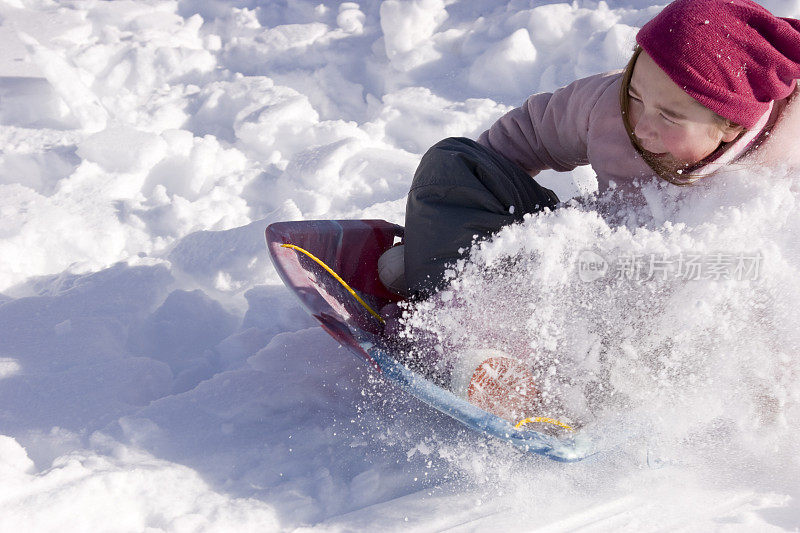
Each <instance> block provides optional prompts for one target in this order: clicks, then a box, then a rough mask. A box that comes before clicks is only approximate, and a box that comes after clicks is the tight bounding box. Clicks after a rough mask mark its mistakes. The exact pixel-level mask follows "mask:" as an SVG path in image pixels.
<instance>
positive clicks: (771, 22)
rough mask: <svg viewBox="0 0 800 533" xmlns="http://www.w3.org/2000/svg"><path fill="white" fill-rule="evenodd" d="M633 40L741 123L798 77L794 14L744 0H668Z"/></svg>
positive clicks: (799, 39)
mask: <svg viewBox="0 0 800 533" xmlns="http://www.w3.org/2000/svg"><path fill="white" fill-rule="evenodd" d="M636 42H638V43H639V45H640V46H641V47H642V48H643V49H644V51H645V52H647V53H648V54H649V55H650V57H652V58H653V60H654V61H655V62H656V64H657V65H658V66H659V67H661V69H662V70H663V71H664V72H666V73H667V75H669V77H670V78H672V81H674V82H675V83H676V84H677V85H678V86H679V87H681V88H682V89H683V90H684V91H686V92H687V93H688V94H689V95H690V96H691V97H692V98H694V99H695V100H697V101H698V102H700V103H701V104H703V105H704V106H706V107H707V108H709V109H711V110H712V111H714V112H716V113H717V114H718V115H721V116H723V117H725V118H727V119H729V120H732V121H733V122H735V123H737V124H740V125H742V126H744V127H745V128H752V127H753V126H754V125H755V124H756V122H757V121H758V119H759V117H761V116H762V115H763V114H764V113H766V112H767V110H768V109H769V103H770V101H772V100H780V99H782V98H786V97H787V96H789V94H790V93H791V92H792V90H793V89H794V84H795V79H796V78H800V21H798V20H795V19H790V18H780V17H776V16H774V15H773V14H772V13H770V12H769V11H767V10H766V9H765V8H763V7H762V6H760V5H758V4H756V3H755V2H752V1H751V0H676V1H675V2H672V3H671V4H669V5H668V6H667V7H666V8H664V10H663V11H662V12H661V13H659V14H658V15H656V17H655V18H654V19H653V20H651V21H650V22H648V23H647V24H645V25H644V27H643V28H642V29H641V30H640V31H639V33H638V34H637V35H636Z"/></svg>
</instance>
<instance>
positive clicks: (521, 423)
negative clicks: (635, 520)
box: [281, 244, 575, 431]
mask: <svg viewBox="0 0 800 533" xmlns="http://www.w3.org/2000/svg"><path fill="white" fill-rule="evenodd" d="M281 247H283V248H291V249H292V250H296V251H298V252H300V253H303V254H305V255H307V256H308V257H310V258H311V259H312V260H313V261H315V262H316V263H317V264H318V265H319V266H321V267H322V268H324V269H325V270H326V271H327V272H328V273H329V274H330V275H331V276H333V277H334V278H335V279H336V281H338V282H339V283H341V284H342V286H343V287H344V288H345V289H347V291H348V292H349V293H350V294H351V295H352V296H353V298H355V299H356V300H358V303H360V304H361V305H363V306H364V309H366V310H367V311H369V312H370V314H371V315H372V316H374V317H375V318H377V319H378V321H379V322H380V323H381V324H385V323H386V321H385V320H384V319H383V317H382V316H381V315H379V314H378V313H376V312H375V311H374V310H373V309H372V308H371V307H370V306H369V305H367V302H365V301H364V300H362V299H361V297H360V296H359V295H358V294H356V291H354V290H353V289H352V288H350V285H348V284H347V282H346V281H345V280H343V279H342V278H341V277H340V276H339V274H337V273H336V272H334V271H333V269H332V268H331V267H329V266H328V265H326V264H325V263H324V262H323V261H322V260H320V259H318V258H317V257H315V256H314V254H312V253H311V252H309V251H308V250H305V249H303V248H300V247H299V246H295V245H294V244H281ZM535 422H541V423H544V424H552V425H554V426H558V427H560V428H564V429H566V430H569V431H575V430H574V429H572V427H571V426H568V425H567V424H565V423H563V422H559V421H558V420H555V419H553V418H547V417H545V416H537V417H531V418H525V419H524V420H520V421H519V422H517V423H516V424H515V425H514V429H519V428H521V427H523V426H525V425H526V424H531V423H535Z"/></svg>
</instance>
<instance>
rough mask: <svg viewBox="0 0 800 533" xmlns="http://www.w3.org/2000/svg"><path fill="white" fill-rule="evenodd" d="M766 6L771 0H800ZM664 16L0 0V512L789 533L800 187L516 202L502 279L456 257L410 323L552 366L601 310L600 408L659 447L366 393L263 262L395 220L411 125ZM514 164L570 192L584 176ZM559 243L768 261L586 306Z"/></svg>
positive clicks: (460, 108)
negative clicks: (614, 397)
mask: <svg viewBox="0 0 800 533" xmlns="http://www.w3.org/2000/svg"><path fill="white" fill-rule="evenodd" d="M763 4H764V5H766V6H767V7H769V8H770V9H772V10H773V11H774V12H775V13H776V14H779V15H781V16H791V17H800V0H769V1H766V0H765V1H764V2H763ZM662 5H663V4H651V3H650V2H648V1H646V0H610V1H608V2H595V1H593V0H575V1H574V2H573V3H571V4H567V3H557V2H552V1H546V0H525V1H522V0H510V1H505V0H504V1H498V0H384V1H378V0H364V1H362V2H332V1H327V0H323V1H320V0H314V1H308V0H292V1H286V0H263V1H260V2H259V1H257V0H256V1H248V0H238V1H231V2H224V1H221V0H210V1H208V2H190V1H161V0H148V1H139V2H134V1H129V0H119V1H115V2H104V1H98V0H73V1H64V2H51V1H48V0H5V1H3V2H2V3H0V22H2V25H1V26H0V44H2V50H3V52H2V53H0V138H1V139H2V144H1V145H0V146H2V149H1V150H0V192H1V193H2V194H0V215H1V216H0V257H2V261H0V479H2V483H0V531H19V530H23V528H24V529H25V530H28V531H143V530H148V531H161V530H163V531H248V530H252V531H270V530H293V529H296V528H300V529H301V530H306V529H311V530H322V531H351V530H365V531H368V530H373V531H381V530H414V531H433V530H444V529H448V528H453V529H456V530H464V531H473V530H490V529H505V530H546V531H565V530H573V529H582V530H592V531H604V530H629V531H655V530H659V531H660V530H675V529H678V530H702V531H708V530H724V531H755V530H758V531H770V530H793V529H797V528H798V527H800V503H798V499H800V483H798V481H797V480H798V479H800V459H799V458H800V453H798V452H800V450H798V446H797V444H796V442H797V440H798V437H799V436H800V432H799V431H798V430H797V426H798V422H800V382H798V376H800V363H799V362H798V360H797V354H798V348H800V337H799V335H800V333H799V332H800V319H798V315H797V312H796V309H797V306H798V304H800V282H798V280H799V279H800V275H799V274H800V243H798V239H797V235H798V234H800V222H798V221H799V220H800V202H799V201H798V199H800V178H798V176H794V175H786V174H780V173H775V174H768V175H752V174H747V173H745V174H741V173H740V174H739V175H733V176H731V177H730V178H729V179H728V180H726V182H725V183H726V185H725V186H722V185H720V184H719V183H718V184H717V185H711V186H708V187H704V188H701V189H697V190H695V191H692V192H689V193H686V194H684V195H682V196H680V197H677V196H675V195H674V194H672V193H670V192H665V191H663V190H662V191H659V190H655V189H654V190H651V191H649V197H648V199H649V200H650V205H649V208H648V209H649V211H647V213H646V215H643V216H644V218H643V219H642V220H639V221H638V222H636V223H631V221H630V219H628V220H627V221H625V222H623V223H620V224H619V225H614V224H613V223H610V222H609V221H607V220H603V219H601V218H599V217H597V216H596V215H595V214H594V213H593V211H592V210H591V209H589V208H583V207H575V208H568V209H564V210H562V211H557V212H555V213H552V214H550V215H548V216H542V217H538V218H535V219H532V220H529V221H528V222H526V224H524V225H522V226H520V227H517V228H513V229H511V230H509V231H506V232H504V233H503V234H502V235H501V238H500V239H498V240H497V241H496V242H495V243H494V244H493V245H492V246H488V247H485V248H484V249H483V250H481V252H480V253H479V254H478V253H477V252H476V257H477V258H478V259H479V261H478V264H479V265H486V264H491V263H492V262H493V261H495V260H496V259H497V257H500V256H502V255H503V254H508V253H514V252H515V251H516V250H518V249H524V250H528V251H530V252H532V253H533V254H536V253H537V252H541V251H543V250H550V253H549V254H545V257H547V258H549V259H548V260H546V261H544V262H542V263H536V264H535V265H528V266H527V268H522V269H520V271H519V272H517V273H515V274H514V275H513V276H512V278H511V281H509V279H508V278H504V280H499V281H498V280H488V281H487V280H484V279H483V278H482V274H481V269H480V268H474V267H471V266H469V265H468V266H466V267H465V272H464V281H463V285H462V289H463V290H462V292H461V295H460V296H459V297H458V298H457V299H460V301H461V302H462V303H464V302H465V303H466V304H467V305H466V306H461V307H459V308H458V309H461V310H462V314H459V312H458V309H456V310H453V309H451V308H448V307H447V306H444V307H443V308H441V309H438V310H437V309H430V310H424V311H423V312H421V313H420V315H419V317H420V318H419V320H420V323H421V324H423V325H426V326H429V327H433V328H438V330H437V333H438V334H440V335H442V337H443V338H445V339H447V338H452V337H455V336H458V337H459V338H461V339H464V338H467V339H471V342H478V340H480V339H481V338H482V335H486V332H485V331H481V330H480V329H476V330H474V331H473V330H469V327H470V324H475V323H478V324H481V325H482V326H484V327H489V328H491V326H492V324H494V323H496V324H497V327H499V328H502V327H503V325H504V324H505V325H507V324H509V323H511V322H510V320H516V321H517V322H514V323H515V324H520V325H521V327H520V328H519V330H517V332H516V333H515V334H517V333H518V334H519V338H520V341H519V342H525V343H527V345H529V346H530V347H532V348H535V349H536V350H538V351H539V352H540V353H542V354H549V356H550V357H554V356H553V354H560V356H563V357H565V358H567V359H569V358H570V357H572V358H573V359H574V358H575V357H577V356H576V355H575V354H586V353H590V354H591V353H593V351H592V350H593V349H592V346H594V345H596V344H597V343H598V342H600V341H598V337H597V335H598V333H597V331H598V330H597V327H600V326H602V327H603V328H605V329H603V330H602V332H605V335H606V337H612V338H611V339H609V338H605V342H606V343H609V342H610V343H611V346H612V348H614V349H618V351H615V352H614V353H615V354H618V357H617V358H615V359H612V360H611V363H610V369H609V370H608V372H609V373H610V376H611V381H612V382H613V383H614V385H615V387H616V389H617V390H618V391H619V392H620V395H621V396H622V397H623V398H626V401H624V402H621V403H620V404H619V405H617V404H614V403H613V402H609V403H608V404H607V405H606V409H605V411H604V412H603V414H602V415H601V416H602V417H604V419H605V421H606V422H607V423H608V422H610V423H611V424H610V425H611V426H612V427H613V426H614V424H613V423H614V421H615V420H617V419H620V420H622V419H627V417H629V416H630V413H635V418H636V420H638V421H642V420H644V421H646V422H647V424H649V425H650V426H651V427H652V435H654V436H655V437H654V438H653V440H652V442H650V443H646V442H641V441H640V440H636V442H625V443H623V444H622V445H621V446H620V447H619V448H618V449H616V450H614V451H612V452H609V453H606V454H603V455H601V456H599V457H597V458H594V459H592V460H590V461H586V462H583V463H578V464H573V465H563V464H557V463H553V462H550V461H548V460H546V459H540V458H536V457H529V456H525V455H523V454H521V453H519V452H517V451H515V450H513V449H510V448H508V447H507V446H505V445H502V444H499V443H497V442H492V441H487V440H486V439H484V438H482V437H479V436H476V435H473V434H470V433H467V432H464V431H462V430H461V429H460V428H459V426H458V425H457V424H455V423H454V422H452V421H450V420H448V419H447V418H446V417H444V416H442V415H440V414H438V413H436V412H432V411H431V410H430V409H428V408H426V407H425V406H423V405H421V404H419V403H418V402H417V401H415V400H413V399H410V398H408V397H407V396H405V395H404V394H402V393H400V392H398V391H396V390H393V389H392V388H391V387H389V386H388V385H387V384H385V383H383V382H381V381H376V380H375V379H374V378H373V377H372V376H370V375H369V373H368V372H367V371H366V369H365V368H362V366H361V364H360V363H359V362H358V361H356V360H355V359H354V358H353V357H352V356H350V355H348V354H347V353H345V352H344V351H343V350H342V349H340V348H339V347H338V346H337V345H336V343H335V342H334V341H332V340H331V339H330V338H329V337H328V336H327V335H326V334H325V333H324V332H323V331H322V330H321V329H320V328H319V327H316V326H315V324H314V323H313V322H312V321H311V319H309V318H308V317H307V316H306V315H305V314H304V313H303V312H302V310H301V309H299V308H298V306H297V304H296V303H295V301H294V300H293V299H292V296H291V295H290V294H289V293H288V292H287V291H286V290H285V289H284V288H283V287H282V285H281V284H280V281H279V280H278V278H277V275H276V273H275V272H274V270H273V269H272V267H271V265H270V264H269V260H268V259H267V256H266V251H265V246H264V241H263V231H264V228H265V227H266V225H267V224H268V223H270V222H272V221H277V220H287V219H302V218H305V219H311V218H383V219H387V220H390V221H393V222H398V223H402V219H403V210H404V201H405V193H406V191H407V188H408V185H409V183H410V180H411V176H412V174H413V171H414V168H415V166H416V163H417V162H418V160H419V158H420V157H421V155H422V153H423V152H424V151H425V150H426V148H427V147H428V146H429V145H431V144H433V143H434V142H435V141H437V140H439V139H440V138H442V137H445V136H450V135H464V136H469V137H476V136H477V135H478V134H479V133H480V132H481V131H482V130H483V129H485V128H486V127H487V126H488V125H489V124H491V123H492V121H493V120H495V119H496V118H497V117H499V116H500V115H501V114H502V113H503V112H505V111H506V110H507V109H509V108H510V107H511V106H514V105H518V104H519V103H520V102H521V101H522V100H523V99H524V98H525V97H526V96H527V95H528V94H529V93H531V92H535V91H537V90H550V89H553V88H555V87H558V86H560V85H562V84H565V83H567V82H569V81H572V80H573V79H575V78H577V77H580V76H584V75H588V74H592V73H595V72H599V71H603V70H610V69H614V68H620V67H621V66H622V65H623V64H624V63H625V61H626V59H627V57H628V55H629V53H630V48H631V46H632V43H633V35H634V34H635V32H636V28H637V27H639V26H640V25H641V24H643V23H644V22H645V21H646V20H648V19H649V18H650V17H652V16H653V15H654V14H655V13H657V12H658V10H659V9H660V7H662ZM542 181H543V182H544V183H546V184H547V185H548V186H551V187H552V188H553V189H554V190H556V192H557V193H558V194H559V196H560V197H562V198H568V197H569V196H572V195H574V194H577V193H578V191H586V190H591V189H592V174H591V172H590V171H588V172H587V169H581V170H577V171H575V172H573V173H572V174H571V175H570V174H566V175H556V174H555V173H550V174H548V175H545V176H543V178H542ZM637 228H639V229H637ZM587 247H594V249H596V250H598V251H600V252H602V253H603V254H606V256H608V257H612V256H620V255H624V254H626V253H627V254H632V253H644V252H649V253H659V254H670V255H673V256H674V255H676V254H681V253H690V252H693V251H694V252H702V253H712V252H723V251H724V252H726V253H750V252H753V251H759V252H760V253H761V254H762V255H763V263H762V267H763V268H762V275H761V277H760V278H759V279H758V280H756V281H741V280H739V281H736V280H734V281H731V280H728V281H725V280H723V281H720V280H713V279H711V280H696V281H691V282H681V281H679V280H674V279H673V280H669V281H664V282H660V283H644V284H641V283H640V284H629V285H627V286H625V287H624V288H623V289H622V290H618V291H617V292H614V293H613V294H614V297H613V298H612V297H610V296H609V294H610V293H609V292H605V293H603V292H602V291H600V289H598V288H597V287H598V286H597V285H595V286H593V287H594V289H592V290H593V291H594V292H591V291H589V289H587V287H588V286H587V285H586V283H585V282H581V281H579V280H576V279H574V277H573V278H569V277H565V276H564V275H561V274H560V273H561V272H565V271H568V270H569V268H570V267H569V265H570V264H571V263H570V261H571V260H572V259H574V256H575V254H576V253H578V252H579V251H581V250H583V249H586V248H587ZM556 252H557V253H556ZM537 287H538V288H537ZM542 287H545V288H544V289H542ZM587 291H589V292H588V293H587ZM491 295H495V297H491ZM498 295H499V296H498ZM604 295H605V296H604ZM587 296H588V299H587ZM581 297H583V298H584V299H581ZM520 302H524V304H523V305H518V304H520ZM586 302H598V303H597V304H596V307H595V308H594V309H595V311H596V312H594V313H588V312H587V309H588V310H591V305H589V306H588V307H587V306H586V305H584V304H586ZM643 303H644V304H646V305H641V304H643ZM509 304H510V305H509ZM533 304H535V305H533ZM593 305H595V304H593ZM464 309H468V310H471V311H470V312H471V313H473V314H472V315H470V314H469V313H466V314H464V313H463V310H464ZM520 313H522V314H521V315H520ZM476 316H477V317H479V318H482V319H481V320H475V317H476ZM593 316H594V317H597V316H600V317H601V318H602V319H603V320H597V319H593V318H591V317H593ZM486 317H492V319H493V320H494V322H492V321H491V320H490V321H486V320H485V318H486ZM575 317H581V319H580V320H578V319H575ZM604 321H605V322H604ZM464 327H466V328H468V331H467V333H468V334H467V335H464V334H463V328H464ZM593 328H594V329H593ZM602 332H601V333H600V337H603V333H602ZM609 332H610V333H609ZM509 336H510V335H507V336H506V338H508V337H509ZM537 343H538V344H537ZM670 343H672V344H670ZM665 345H669V346H672V348H674V349H671V350H668V351H666V352H664V351H663V350H661V351H659V348H660V347H662V348H663V346H665ZM665 353H666V354H667V355H664V354H665ZM659 354H660V355H659ZM659 357H661V358H660V359H659ZM556 359H557V358H556ZM653 361H656V363H657V364H651V363H653ZM556 362H557V361H556ZM579 363H580V361H579ZM570 365H573V366H570ZM575 365H576V363H575V361H571V362H569V364H567V365H566V366H560V367H559V368H560V369H569V368H576V367H575ZM558 372H562V373H563V372H566V370H559V371H558ZM558 372H556V374H558ZM562 377H563V376H562ZM581 385H585V383H582V384H581ZM615 409H616V410H615ZM648 454H650V455H651V459H652V456H653V455H654V454H655V455H657V456H658V458H659V461H662V460H663V461H664V463H663V464H660V465H658V466H660V467H658V468H654V467H653V466H655V462H654V461H652V460H651V461H650V464H649V466H648Z"/></svg>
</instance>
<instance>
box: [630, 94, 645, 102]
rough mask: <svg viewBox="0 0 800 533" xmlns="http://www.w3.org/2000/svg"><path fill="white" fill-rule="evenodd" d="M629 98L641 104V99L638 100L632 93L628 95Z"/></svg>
mask: <svg viewBox="0 0 800 533" xmlns="http://www.w3.org/2000/svg"><path fill="white" fill-rule="evenodd" d="M628 98H630V99H631V100H634V101H636V102H641V101H642V100H641V99H639V98H637V97H636V96H633V95H632V94H631V93H628Z"/></svg>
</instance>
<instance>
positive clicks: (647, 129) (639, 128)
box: [633, 113, 656, 140]
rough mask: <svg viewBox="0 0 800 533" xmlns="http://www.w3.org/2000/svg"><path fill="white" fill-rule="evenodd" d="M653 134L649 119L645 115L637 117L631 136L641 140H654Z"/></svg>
mask: <svg viewBox="0 0 800 533" xmlns="http://www.w3.org/2000/svg"><path fill="white" fill-rule="evenodd" d="M655 133H656V131H655V129H654V128H653V123H652V120H651V119H650V117H648V116H647V114H646V113H642V114H641V115H639V117H638V120H637V121H636V123H635V124H634V125H633V134H634V135H636V138H637V139H641V140H649V139H654V138H655Z"/></svg>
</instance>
